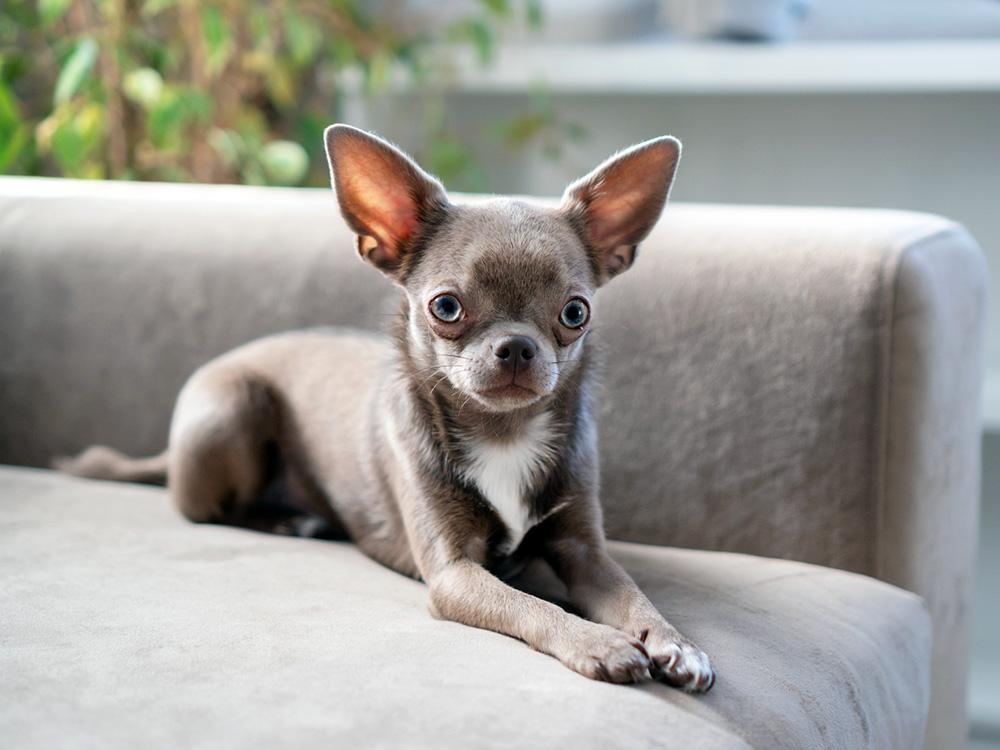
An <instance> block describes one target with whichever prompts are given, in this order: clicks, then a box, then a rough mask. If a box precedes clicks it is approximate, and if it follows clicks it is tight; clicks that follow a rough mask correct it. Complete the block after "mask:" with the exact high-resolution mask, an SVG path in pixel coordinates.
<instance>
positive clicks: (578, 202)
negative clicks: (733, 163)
mask: <svg viewBox="0 0 1000 750" xmlns="http://www.w3.org/2000/svg"><path fill="white" fill-rule="evenodd" d="M680 156H681V144H680V141H678V140H677V139H676V138H671V137H670V136H663V137H662V138H654V139H653V140H651V141H646V142H645V143H640V144H638V145H636V146H632V148H629V149H627V150H625V151H622V152H621V153H619V154H616V155H614V156H612V157H611V158H610V159H608V160H607V161H606V162H604V163H603V164H602V165H601V166H599V167H598V168H597V169H595V170H594V171H593V172H591V173H590V174H588V175H587V176H586V177H582V178H581V179H579V180H577V181H576V182H574V183H573V184H572V185H570V186H569V187H568V188H566V192H565V194H564V195H563V210H564V211H565V212H566V213H567V214H568V215H569V217H570V220H571V221H572V222H573V223H574V224H575V225H576V226H577V227H578V229H579V230H580V232H581V233H582V234H583V236H584V239H585V240H586V242H587V244H588V245H589V247H590V250H591V252H593V253H594V254H595V255H596V258H595V261H596V266H597V268H598V269H599V270H598V277H599V278H598V280H599V281H600V283H604V282H605V281H607V280H608V279H610V278H611V277H613V276H616V275H617V274H619V273H621V272H622V271H624V270H625V269H626V268H628V267H629V266H631V265H632V261H634V260H635V256H636V249H637V246H638V244H639V242H641V241H642V240H643V239H644V238H645V237H646V235H647V234H649V232H650V230H651V229H652V228H653V226H654V225H655V224H656V221H657V219H659V218H660V213H661V212H662V211H663V206H664V204H665V203H666V202H667V196H668V195H669V194H670V185H671V183H673V181H674V173H675V172H676V171H677V162H678V161H679V160H680Z"/></svg>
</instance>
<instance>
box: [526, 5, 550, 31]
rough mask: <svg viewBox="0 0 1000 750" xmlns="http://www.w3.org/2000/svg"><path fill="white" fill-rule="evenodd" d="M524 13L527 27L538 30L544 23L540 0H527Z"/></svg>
mask: <svg viewBox="0 0 1000 750" xmlns="http://www.w3.org/2000/svg"><path fill="white" fill-rule="evenodd" d="M525 13H526V15H527V19H528V28H529V29H532V30H534V31H538V30H539V29H541V28H542V26H543V25H544V24H545V15H544V13H543V11H542V3H541V0H528V6H527V8H526V9H525Z"/></svg>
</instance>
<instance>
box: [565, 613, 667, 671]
mask: <svg viewBox="0 0 1000 750" xmlns="http://www.w3.org/2000/svg"><path fill="white" fill-rule="evenodd" d="M560 658H561V660H562V661H563V663H565V664H566V665H567V666H569V667H570V668H571V669H573V670H575V671H577V672H579V673H580V674H582V675H583V676H585V677H589V678H590V679H592V680H601V681H602V682H616V683H631V682H641V681H642V680H645V679H648V678H649V674H650V670H651V668H652V663H651V662H650V659H649V655H648V654H647V653H646V648H645V647H644V646H643V645H642V642H641V641H639V639H637V638H632V637H631V636H629V635H627V634H625V633H623V632H621V631H620V630H616V629H615V628H610V627H608V626H606V625H592V626H589V627H587V628H586V629H585V630H584V631H583V632H581V633H577V634H576V635H575V637H574V638H573V641H572V643H571V644H569V648H568V653H566V654H565V655H563V656H561V657H560Z"/></svg>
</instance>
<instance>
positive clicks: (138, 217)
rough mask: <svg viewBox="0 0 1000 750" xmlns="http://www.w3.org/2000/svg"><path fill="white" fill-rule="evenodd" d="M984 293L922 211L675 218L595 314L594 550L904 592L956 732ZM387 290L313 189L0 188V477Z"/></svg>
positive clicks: (936, 698) (959, 728) (356, 315)
mask: <svg viewBox="0 0 1000 750" xmlns="http://www.w3.org/2000/svg"><path fill="white" fill-rule="evenodd" d="M985 288H986V282H985V269H984V263H983V259H982V256H981V253H980V252H979V250H978V248H977V247H976V245H975V243H974V242H973V241H972V240H971V239H970V238H969V236H968V235H967V234H966V233H965V232H964V230H962V229H961V227H958V226H956V225H955V224H953V223H951V222H948V221H946V220H944V219H940V218H938V217H932V216H927V215H922V214H912V213H904V212H891V211H863V210H835V209H788V208H765V207H733V206H697V205H673V206H669V207H668V209H667V211H666V213H665V214H664V217H663V219H662V220H661V222H660V224H659V226H658V227H657V229H656V230H655V231H654V233H653V235H652V236H651V237H650V238H649V239H648V240H647V241H646V242H645V243H644V245H643V246H642V248H641V251H640V257H639V260H638V261H637V264H636V267H635V268H634V269H633V270H631V271H629V272H628V273H626V274H623V275H622V276H621V278H620V279H615V280H614V281H613V282H612V283H611V284H610V285H609V286H608V288H607V289H606V290H603V291H602V292H601V293H600V295H599V298H598V305H597V309H596V310H595V313H596V316H597V317H596V318H595V320H596V331H595V334H596V337H597V338H598V340H599V342H600V344H601V345H602V347H603V348H604V350H605V360H606V366H605V370H606V375H605V379H604V380H605V387H604V389H603V394H602V398H601V401H600V414H599V418H600V430H601V446H602V450H601V458H602V475H603V491H602V500H603V502H604V505H605V512H606V518H607V528H608V532H609V535H610V536H611V537H613V538H617V539H623V540H629V541H635V542H644V543H655V544H669V545H676V546H685V547H697V548H704V549H713V550H727V551H737V552H745V553H751V554H757V555H767V556H771V557H782V558H790V559H796V560H802V561H806V562H812V563H817V564H821V565H828V566H832V567H836V568H842V569H845V570H850V571H855V572H860V573H866V574H869V575H874V576H877V577H880V578H883V579H884V580H886V581H889V582H891V583H894V584H897V585H900V586H902V587H904V588H907V589H910V590H912V591H915V592H916V593H918V594H920V595H922V596H924V597H925V598H926V599H927V601H928V604H929V608H930V612H931V616H932V619H933V622H934V627H935V634H936V638H935V642H934V671H933V674H934V679H933V690H934V695H933V700H932V703H931V716H930V721H929V725H928V745H927V746H928V747H949V746H957V745H958V743H959V742H961V741H962V740H961V738H962V737H963V736H964V716H963V713H964V712H963V710H962V708H961V707H962V706H963V705H964V683H965V664H966V658H967V655H966V649H967V646H966V637H965V628H966V616H965V613H966V610H967V603H968V590H969V585H968V584H969V578H970V573H971V558H972V555H973V554H974V545H975V541H974V540H975V535H974V534H973V533H972V529H973V527H974V524H975V518H976V506H977V502H978V500H977V498H978V493H977V481H978V463H977V462H978V442H977V441H978V416H977V414H978V404H977V394H978V387H979V379H980V377H981V361H980V359H981V349H982V337H983V321H984V319H985V315H984V309H983V308H984V305H985V296H986V292H985ZM395 298H396V292H395V291H394V289H393V288H392V286H391V285H390V284H389V283H388V282H387V281H385V280H384V279H383V278H382V277H381V276H380V275H378V274H377V273H374V272H373V271H371V269H369V268H367V267H365V266H364V265H363V264H362V263H360V262H358V260H357V259H356V256H355V253H354V250H353V246H352V243H351V238H350V236H349V233H348V230H347V229H346V227H345V226H344V225H343V223H342V221H341V220H340V218H339V216H338V214H337V212H336V207H335V202H334V199H333V196H332V195H331V194H330V193H329V191H296V190H275V189H259V188H236V187H192V186H168V185H134V184H132V185H124V184H94V183H76V182H70V181H52V180H30V179H0V352H3V356H2V357H0V413H2V414H3V415H4V419H3V420H2V422H0V461H2V462H9V463H19V464H29V465H43V464H44V463H45V462H46V461H47V460H48V458H49V457H50V456H51V455H52V454H54V453H60V452H70V451H76V450H79V449H80V448H82V447H84V446H85V445H88V444H90V443H92V442H102V443H107V444H110V445H113V446H115V447H118V448H121V449H123V450H125V451H127V452H132V453H137V454H142V453H152V452H156V451H159V450H160V449H161V448H162V446H163V444H164V441H165V436H166V425H167V420H168V418H169V414H170V409H171V405H172V402H173V399H174V397H175V395H176V393H177V390H178V389H179V387H180V385H181V384H182V383H183V381H184V379H185V378H186V377H187V376H188V374H190V372H191V371H192V370H193V369H194V368H195V367H196V366H198V365H199V364H201V363H202V362H204V361H206V360H207V359H208V358H210V357H212V356H214V355H216V354H218V353H221V352H223V351H225V350H227V349H229V348H231V347H232V346H234V345H236V344H239V343H242V342H244V341H247V340H250V339H252V338H255V337H258V336H260V335H262V334H265V333H270V332H274V331H278V330H285V329H289V328H296V327H302V326H306V325H315V324H348V325H358V326H362V327H366V328H376V329H377V328H379V327H382V326H383V325H384V323H385V320H386V316H387V315H390V314H391V312H392V310H393V308H394V306H395V302H394V300H395ZM932 740H933V741H932Z"/></svg>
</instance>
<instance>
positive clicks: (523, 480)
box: [465, 413, 555, 552]
mask: <svg viewBox="0 0 1000 750" xmlns="http://www.w3.org/2000/svg"><path fill="white" fill-rule="evenodd" d="M554 437H555V436H554V432H553V429H552V424H551V415H549V414H548V413H543V414H539V415H538V416H536V417H533V418H532V419H531V420H530V421H528V422H527V423H526V424H525V425H524V428H523V429H522V430H521V431H520V432H519V433H518V434H517V435H516V436H514V437H512V438H510V439H507V440H502V441H499V440H498V441H494V440H488V439H481V438H474V439H470V440H469V443H468V446H467V449H466V462H467V465H466V469H465V475H466V478H467V479H468V480H470V481H471V482H472V483H474V484H475V485H476V488H477V489H478V490H479V493H480V494H481V495H482V496H483V498H484V499H485V500H486V501H487V502H488V503H489V504H490V505H491V506H492V507H493V509H494V510H495V511H496V513H497V515H498V516H499V517H500V520H501V521H503V524H504V526H506V527H507V533H508V537H509V541H508V543H507V548H506V551H507V552H511V551H513V550H514V549H516V548H517V546H518V545H519V544H520V543H521V540H522V539H523V538H524V535H525V534H527V533H528V530H529V529H530V528H531V527H532V526H534V525H535V524H536V523H537V522H538V521H539V520H540V519H538V518H535V517H534V514H533V512H532V508H531V503H530V502H529V501H530V497H529V495H528V493H529V492H531V491H532V490H533V489H535V488H536V487H537V485H538V482H539V478H540V477H541V476H542V475H543V474H544V472H545V470H546V469H547V468H548V467H549V466H550V465H551V463H552V460H553V456H554Z"/></svg>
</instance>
